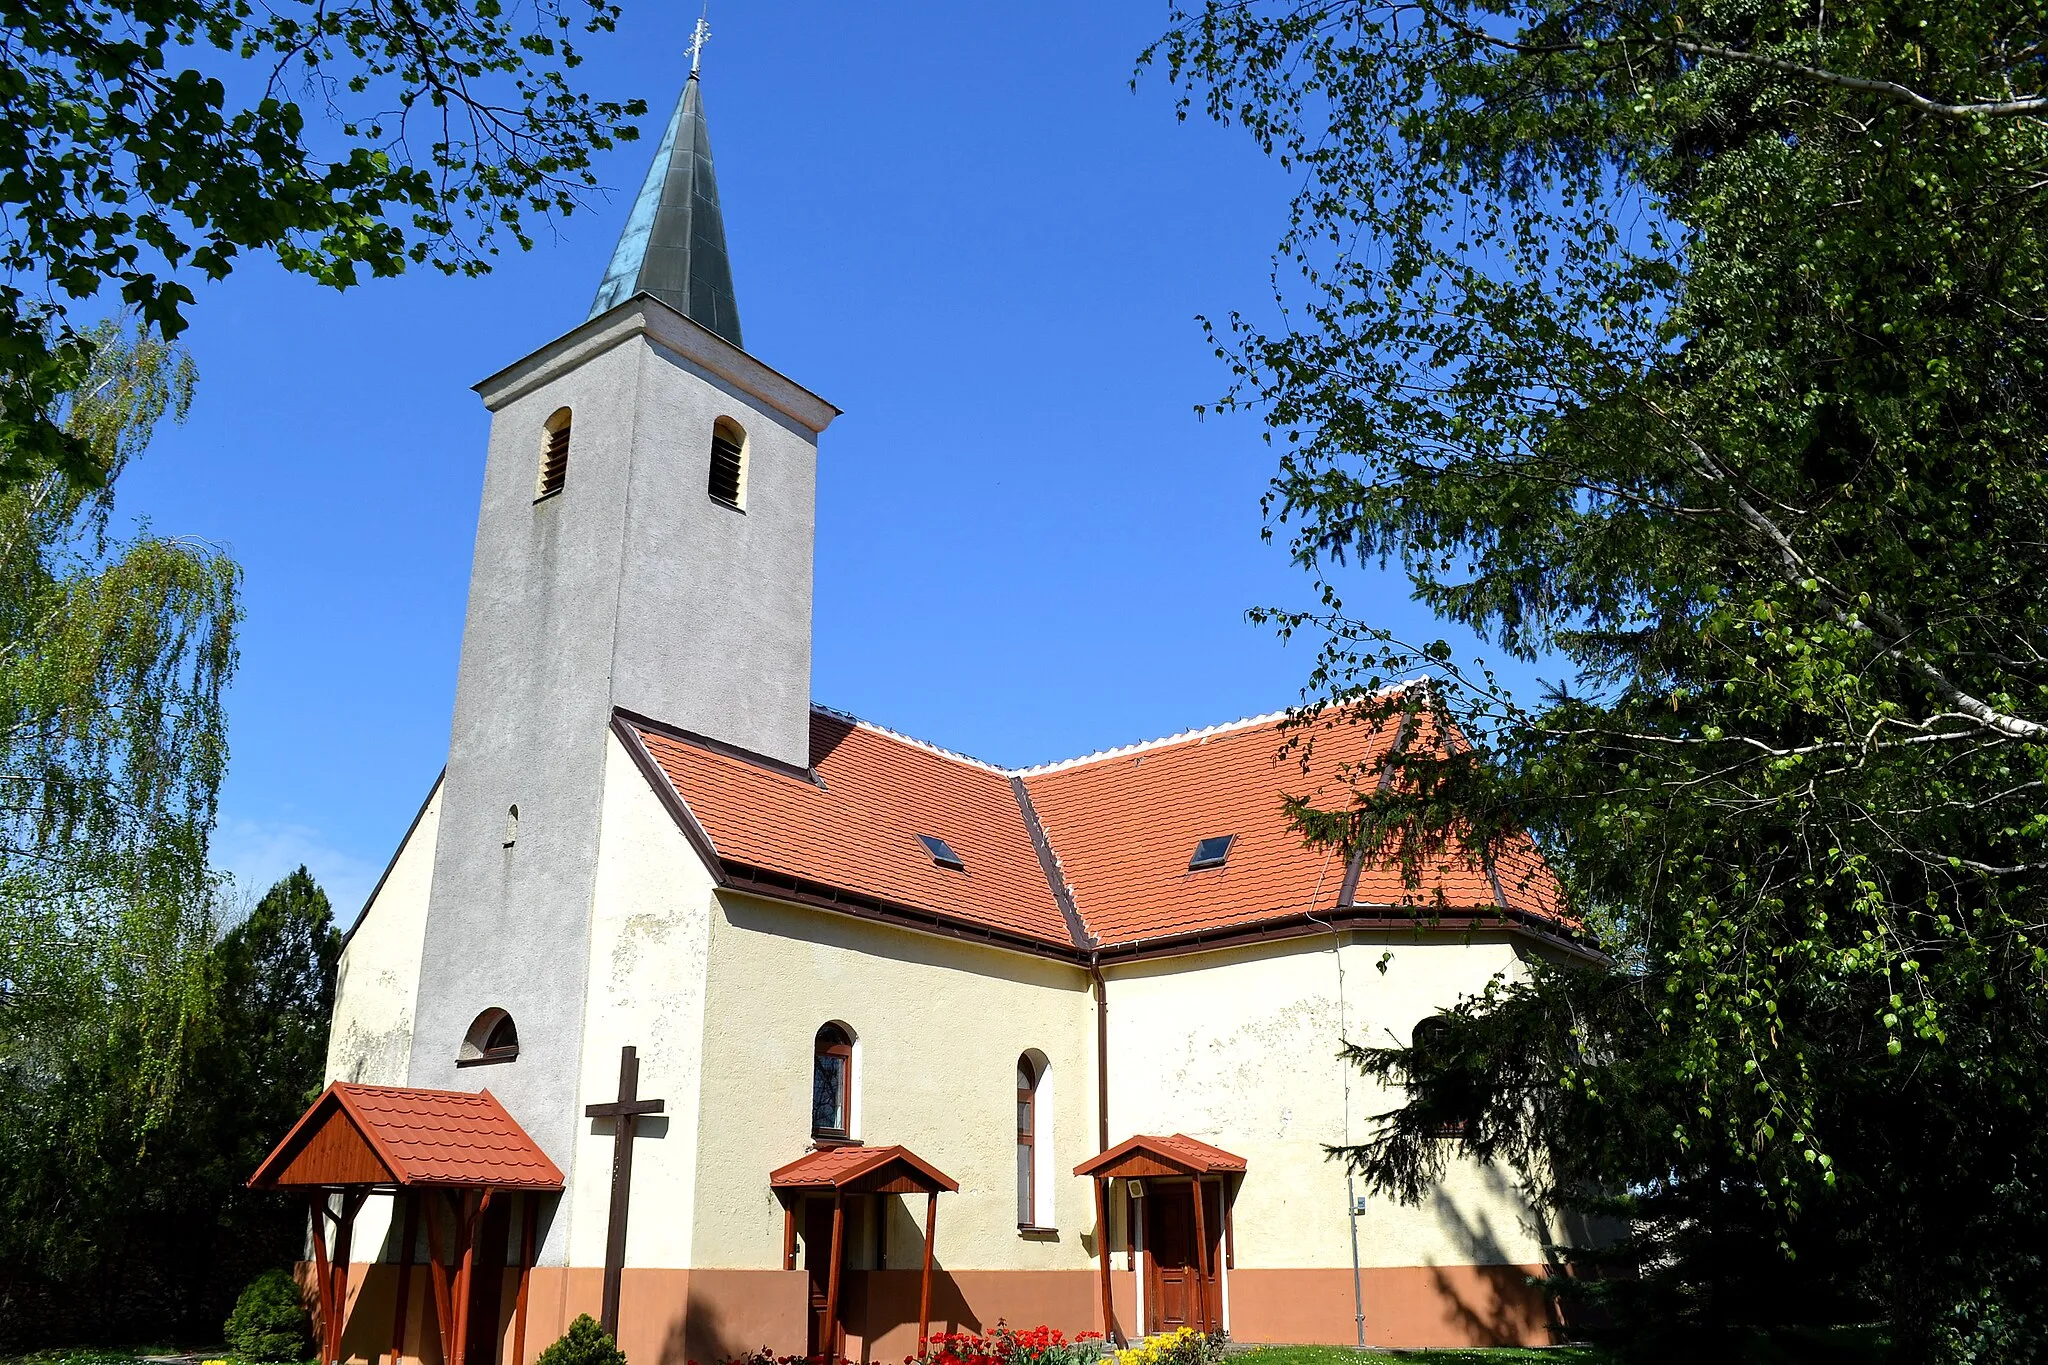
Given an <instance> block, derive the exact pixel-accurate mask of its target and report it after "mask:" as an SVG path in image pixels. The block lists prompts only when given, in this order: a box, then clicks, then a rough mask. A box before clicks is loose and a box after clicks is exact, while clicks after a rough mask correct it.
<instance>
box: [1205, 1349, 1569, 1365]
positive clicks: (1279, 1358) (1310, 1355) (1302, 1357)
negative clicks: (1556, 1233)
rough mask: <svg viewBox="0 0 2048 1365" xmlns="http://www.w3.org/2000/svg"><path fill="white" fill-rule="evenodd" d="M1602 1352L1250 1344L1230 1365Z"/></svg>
mask: <svg viewBox="0 0 2048 1365" xmlns="http://www.w3.org/2000/svg"><path fill="white" fill-rule="evenodd" d="M1608 1359H1609V1357H1608V1355H1607V1354H1606V1352H1604V1351H1598V1350H1595V1349H1594V1348H1593V1347H1591V1346H1496V1347H1490V1348H1486V1349H1456V1350H1452V1349H1438V1350H1417V1351H1358V1350H1353V1349H1352V1348H1351V1347H1349V1346H1254V1347H1252V1348H1251V1349H1250V1350H1248V1351H1245V1352H1243V1353H1242V1354H1238V1355H1233V1356H1232V1357H1231V1360H1232V1365H1374V1363H1375V1362H1380V1361H1386V1362H1396V1361H1398V1362H1400V1363H1401V1365H1535V1363H1536V1362H1540V1365H1605V1362H1606V1361H1607V1360H1608Z"/></svg>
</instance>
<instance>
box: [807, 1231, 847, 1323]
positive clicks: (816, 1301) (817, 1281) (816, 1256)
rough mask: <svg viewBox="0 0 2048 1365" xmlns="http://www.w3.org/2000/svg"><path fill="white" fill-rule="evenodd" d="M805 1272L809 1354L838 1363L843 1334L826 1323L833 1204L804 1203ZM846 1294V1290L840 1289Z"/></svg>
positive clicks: (829, 1284) (830, 1272)
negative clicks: (807, 1281) (807, 1279)
mask: <svg viewBox="0 0 2048 1365" xmlns="http://www.w3.org/2000/svg"><path fill="white" fill-rule="evenodd" d="M804 1269H805V1270H807V1271H809V1272H810V1291H811V1293H810V1297H811V1308H810V1323H811V1330H810V1340H809V1354H810V1355H811V1356H812V1357H814V1358H815V1357H819V1356H824V1357H827V1358H829V1359H832V1360H837V1359H838V1358H839V1357H840V1356H841V1355H843V1354H844V1353H845V1352H844V1348H843V1343H844V1333H843V1332H841V1331H840V1330H839V1324H837V1323H828V1322H827V1320H826V1298H827V1295H828V1294H829V1293H830V1291H831V1278H832V1201H831V1200H829V1199H806V1200H804ZM841 1292H842V1293H843V1292H844V1286H841Z"/></svg>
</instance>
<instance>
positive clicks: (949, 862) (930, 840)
mask: <svg viewBox="0 0 2048 1365" xmlns="http://www.w3.org/2000/svg"><path fill="white" fill-rule="evenodd" d="M917 841H918V842H919V843H920V844H923V845H924V851H925V852H927V853H929V854H931V855H932V861H933V862H934V863H936V864H937V865H938V866H940V867H950V868H952V869H953V870H954V871H955V872H965V871H966V870H967V864H966V863H964V862H962V861H960V855H959V854H957V853H955V852H954V851H953V846H952V845H951V844H949V843H947V842H946V841H945V840H944V839H941V838H940V837H939V836H938V835H936V834H920V835H918V836H917Z"/></svg>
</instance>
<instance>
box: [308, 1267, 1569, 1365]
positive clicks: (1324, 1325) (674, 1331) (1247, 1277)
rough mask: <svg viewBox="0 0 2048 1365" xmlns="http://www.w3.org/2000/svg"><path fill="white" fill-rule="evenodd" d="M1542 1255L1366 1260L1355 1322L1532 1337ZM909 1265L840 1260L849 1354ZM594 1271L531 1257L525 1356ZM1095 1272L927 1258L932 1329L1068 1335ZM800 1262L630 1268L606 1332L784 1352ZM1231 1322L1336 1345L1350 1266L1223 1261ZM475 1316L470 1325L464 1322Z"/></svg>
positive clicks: (354, 1286) (1130, 1302)
mask: <svg viewBox="0 0 2048 1365" xmlns="http://www.w3.org/2000/svg"><path fill="white" fill-rule="evenodd" d="M397 1271H398V1268H397V1267H396V1266H391V1265H375V1266H362V1265H357V1266H353V1267H351V1271H350V1275H349V1296H348V1298H349V1311H348V1321H347V1326H346V1329H345V1331H344V1333H343V1335H342V1350H343V1353H344V1355H345V1357H346V1358H347V1359H348V1360H350V1361H361V1362H364V1365H379V1358H380V1357H382V1361H381V1365H391V1362H390V1350H391V1308H392V1296H393V1293H394V1292H395V1289H396V1286H397V1282H398V1274H397ZM1542 1273H1543V1271H1542V1267H1540V1266H1472V1265H1459V1266H1399V1267H1382V1268H1378V1269H1369V1270H1366V1271H1365V1272H1364V1273H1363V1276H1362V1281H1363V1288H1364V1291H1365V1336H1366V1341H1367V1343H1368V1344H1370V1345H1374V1346H1505V1345H1540V1344H1543V1343H1546V1342H1549V1341H1551V1340H1553V1339H1554V1335H1553V1330H1552V1318H1551V1315H1550V1313H1549V1311H1548V1308H1547V1305H1546V1303H1545V1300H1544V1298H1543V1294H1542V1292H1541V1291H1540V1290H1539V1289H1538V1288H1537V1287H1536V1286H1534V1285H1532V1284H1530V1283H1529V1280H1530V1277H1531V1276H1541V1274H1542ZM517 1275H518V1272H516V1271H507V1272H506V1273H505V1289H504V1293H503V1294H502V1295H501V1296H500V1302H501V1303H502V1304H503V1309H502V1311H501V1313H500V1318H499V1322H498V1323H497V1336H498V1359H499V1360H500V1361H501V1362H505V1365H513V1363H512V1362H510V1361H509V1356H510V1353H511V1349H512V1307H513V1302H514V1296H515V1292H516V1289H517V1284H518V1279H517ZM412 1276H413V1281H412V1288H411V1290H410V1291H409V1292H408V1294H407V1296H406V1297H407V1312H406V1319H407V1322H406V1334H405V1355H406V1360H405V1362H402V1365H445V1362H443V1361H442V1359H441V1346H440V1340H439V1336H438V1333H437V1332H436V1329H435V1323H434V1316H433V1308H432V1304H433V1289H432V1287H431V1286H430V1285H429V1284H428V1281H427V1272H426V1270H425V1269H424V1268H423V1267H420V1266H415V1267H413V1270H412ZM1130 1281H1131V1275H1130V1273H1129V1272H1127V1271H1118V1272H1116V1274H1115V1276H1114V1279H1113V1282H1112V1292H1113V1297H1114V1299H1115V1307H1116V1313H1117V1321H1118V1325H1119V1326H1120V1327H1122V1328H1123V1330H1125V1331H1126V1332H1133V1331H1134V1327H1135V1323H1134V1320H1133V1317H1132V1314H1133V1313H1134V1311H1135V1303H1134V1295H1133V1293H1132V1289H1131V1283H1130ZM918 1284H919V1280H918V1272H917V1271H915V1270H853V1271H848V1272H846V1276H845V1279H844V1281H843V1282H842V1286H841V1291H840V1292H841V1293H842V1295H843V1296H844V1301H845V1304H846V1310H845V1317H846V1329H847V1339H846V1350H847V1354H848V1355H849V1356H851V1357H853V1358H854V1359H856V1360H869V1361H882V1362H893V1361H900V1360H902V1359H903V1358H904V1357H905V1356H908V1355H909V1354H910V1353H911V1352H912V1351H913V1350H914V1349H915V1348H916V1339H917V1300H918ZM603 1293H604V1272H603V1271H601V1270H599V1269H596V1268H595V1267H591V1268H583V1267H579V1268H576V1269H566V1270H565V1269H563V1268H561V1267H559V1266H542V1267H540V1268H539V1269H536V1270H535V1271H534V1272H533V1281H532V1284H531V1286H530V1288H529V1289H528V1301H527V1322H526V1359H525V1360H524V1361H521V1362H517V1363H516V1365H531V1362H532V1361H533V1360H534V1359H535V1357H537V1356H538V1355H539V1354H540V1353H541V1351H543V1350H544V1349H546V1348H547V1346H548V1345H549V1343H551V1342H553V1341H554V1340H555V1339H556V1338H557V1337H559V1336H561V1335H562V1332H563V1331H564V1330H565V1329H566V1328H567V1327H568V1325H569V1323H570V1322H572V1321H574V1320H575V1318H576V1315H577V1314H579V1313H588V1314H590V1315H591V1316H592V1317H595V1316H597V1314H598V1309H599V1307H600V1304H601V1301H602V1298H603ZM1096 1295H1097V1289H1096V1282H1095V1276H1094V1274H1093V1273H1092V1272H1089V1271H1081V1270H1039V1271H1026V1270H960V1271H935V1272H934V1274H933V1277H932V1330H933V1331H934V1332H979V1331H985V1330H986V1329H988V1328H990V1327H993V1326H994V1325H995V1324H996V1322H997V1321H998V1320H1002V1321H1006V1322H1009V1323H1010V1324H1011V1325H1013V1326H1019V1327H1035V1326H1038V1325H1039V1324H1041V1323H1044V1324H1048V1325H1050V1326H1053V1327H1058V1328H1060V1329H1061V1330H1062V1331H1064V1332H1066V1333H1068V1334H1069V1335H1072V1334H1074V1333H1076V1332H1084V1331H1098V1332H1099V1331H1101V1330H1102V1322H1101V1309H1100V1307H1099V1304H1098V1300H1097V1297H1096ZM806 1301H807V1288H806V1275H805V1272H803V1271H801V1270H656V1269H629V1270H627V1271H626V1275H625V1282H624V1284H623V1286H622V1287H621V1291H620V1303H619V1320H620V1325H621V1330H620V1332H619V1345H620V1347H621V1348H622V1349H623V1350H624V1351H625V1353H626V1358H627V1360H628V1361H630V1362H631V1365H689V1362H692V1361H695V1362H698V1363H699V1365H716V1362H718V1361H720V1360H723V1359H725V1358H727V1357H729V1356H735V1355H739V1354H742V1353H743V1352H747V1351H751V1350H755V1349H757V1348H759V1347H762V1346H766V1347H768V1348H769V1349H770V1350H772V1351H774V1352H776V1353H777V1354H782V1355H799V1354H801V1353H802V1352H803V1349H804V1336H805V1304H806ZM1230 1326H1231V1335H1232V1336H1233V1337H1234V1338H1235V1339H1237V1340H1238V1341H1244V1342H1300V1343H1327V1344H1332V1345H1348V1344H1350V1343H1351V1342H1353V1341H1355V1340H1356V1339H1357V1337H1356V1333H1357V1323H1356V1319H1355V1316H1354V1310H1353V1307H1352V1293H1351V1272H1350V1270H1348V1269H1342V1270H1251V1269H1239V1270H1233V1271H1231V1272H1230ZM473 1330H483V1329H482V1325H481V1324H475V1325H474V1327H473Z"/></svg>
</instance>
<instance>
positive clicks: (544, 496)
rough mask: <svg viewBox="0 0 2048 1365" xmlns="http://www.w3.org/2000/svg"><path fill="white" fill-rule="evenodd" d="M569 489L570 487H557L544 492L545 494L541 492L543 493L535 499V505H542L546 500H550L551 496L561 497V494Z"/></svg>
mask: <svg viewBox="0 0 2048 1365" xmlns="http://www.w3.org/2000/svg"><path fill="white" fill-rule="evenodd" d="M568 491H569V490H568V489H567V488H566V487H564V488H557V489H555V490H554V491H553V492H551V493H543V494H541V495H540V496H539V497H537V498H535V499H534V500H533V505H534V506H535V507H538V506H540V505H541V504H542V503H544V502H546V501H548V500H549V499H550V498H559V497H561V496H562V494H564V493H566V492H568Z"/></svg>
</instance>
